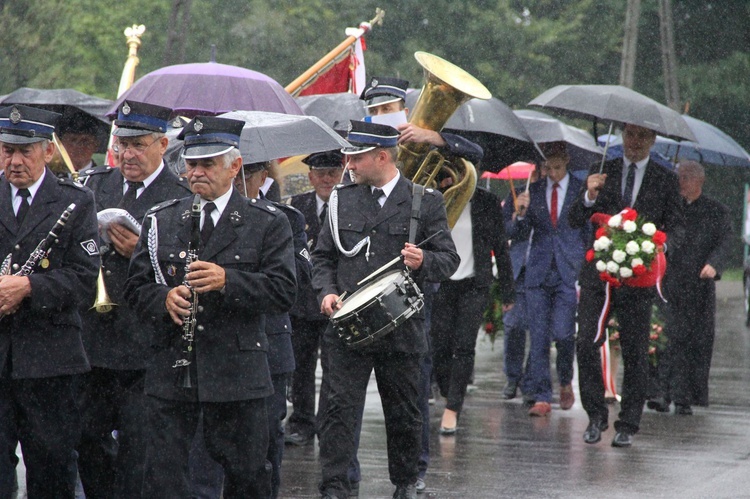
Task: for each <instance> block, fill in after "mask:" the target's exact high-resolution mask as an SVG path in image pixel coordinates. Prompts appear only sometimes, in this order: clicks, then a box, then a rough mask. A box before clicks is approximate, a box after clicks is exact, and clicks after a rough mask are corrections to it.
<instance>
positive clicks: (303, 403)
mask: <svg viewBox="0 0 750 499" xmlns="http://www.w3.org/2000/svg"><path fill="white" fill-rule="evenodd" d="M291 319H292V347H293V348H294V362H295V364H296V367H295V369H294V375H293V377H292V404H293V406H294V409H293V411H292V415H291V416H289V422H288V429H289V432H290V433H295V432H296V433H300V434H303V435H305V436H310V437H312V436H313V435H315V434H316V433H317V430H318V428H319V426H320V423H319V421H318V419H319V418H320V415H321V414H323V412H324V411H325V409H324V407H323V406H324V400H325V397H326V392H327V390H328V387H327V386H325V385H321V387H320V396H319V397H318V418H317V419H316V416H315V414H316V413H315V370H316V368H317V365H318V348H319V347H321V346H322V345H321V343H322V341H321V340H322V337H323V332H324V331H325V329H326V326H328V321H327V320H315V321H311V320H307V319H301V318H295V317H292V318H291ZM325 358H326V357H325V355H324V354H323V352H321V354H320V362H321V366H322V367H323V372H326V371H327V369H328V366H326V365H325ZM323 380H324V381H325V384H327V379H326V377H325V376H324V377H323Z"/></svg>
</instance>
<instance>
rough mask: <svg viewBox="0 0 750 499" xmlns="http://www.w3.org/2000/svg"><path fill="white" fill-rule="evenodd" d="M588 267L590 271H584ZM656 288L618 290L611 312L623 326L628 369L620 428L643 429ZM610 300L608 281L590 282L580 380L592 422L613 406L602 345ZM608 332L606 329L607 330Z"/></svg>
mask: <svg viewBox="0 0 750 499" xmlns="http://www.w3.org/2000/svg"><path fill="white" fill-rule="evenodd" d="M584 271H585V270H584ZM653 300H654V290H653V288H634V287H628V286H623V287H620V288H616V289H614V288H613V289H612V301H611V307H610V313H612V312H614V313H615V314H617V321H618V323H619V324H620V348H621V352H622V360H623V364H624V367H625V373H624V378H623V387H622V401H621V403H620V414H619V416H618V417H619V420H618V421H616V422H615V430H617V431H624V432H628V433H631V434H633V433H637V432H638V429H639V427H640V422H641V415H642V413H643V404H644V403H645V401H646V388H647V385H648V338H649V332H650V329H651V306H652V303H653ZM604 302H605V287H604V284H603V283H595V284H593V285H587V286H584V287H583V288H582V289H581V297H580V301H579V303H578V340H577V344H576V347H577V349H576V353H577V355H578V377H579V380H578V383H579V389H580V392H581V403H582V404H583V408H584V409H585V410H586V413H587V414H588V416H589V420H591V421H602V422H607V420H608V417H609V409H608V408H607V403H606V401H605V399H604V380H603V378H602V360H601V353H600V350H599V348H600V346H601V345H602V343H603V342H604V337H602V338H600V340H599V341H597V342H596V343H595V342H594V338H596V332H597V322H598V320H599V317H600V314H601V311H602V308H603V306H604ZM605 334H606V333H605Z"/></svg>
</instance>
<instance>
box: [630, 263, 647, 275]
mask: <svg viewBox="0 0 750 499" xmlns="http://www.w3.org/2000/svg"><path fill="white" fill-rule="evenodd" d="M647 271H648V269H647V268H646V266H645V265H636V266H635V267H633V275H634V276H639V275H643V274H645V273H646V272H647Z"/></svg>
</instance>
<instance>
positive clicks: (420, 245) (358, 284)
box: [357, 229, 443, 286]
mask: <svg viewBox="0 0 750 499" xmlns="http://www.w3.org/2000/svg"><path fill="white" fill-rule="evenodd" d="M442 232H443V229H440V230H439V231H437V232H435V233H434V234H432V235H430V236H429V237H427V238H426V239H425V240H424V241H422V242H421V243H419V244H417V246H416V247H417V248H421V247H422V245H423V244H425V243H427V242H428V241H429V240H430V239H432V238H433V237H435V236H437V235H438V234H440V233H442ZM402 258H403V256H402V255H398V256H397V257H396V258H394V259H393V260H391V261H390V262H388V263H386V264H385V265H383V266H382V267H380V268H379V269H378V270H376V271H375V272H373V273H372V274H370V275H368V276H367V277H365V278H364V279H362V280H361V281H359V282H358V283H357V286H361V285H362V283H363V282H367V281H369V280H370V279H372V278H373V277H375V276H376V275H378V274H380V273H381V272H383V271H384V270H385V269H387V268H388V267H391V266H392V265H394V264H396V263H398V261H399V260H401V259H402Z"/></svg>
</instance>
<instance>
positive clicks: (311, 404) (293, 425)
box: [285, 150, 344, 445]
mask: <svg viewBox="0 0 750 499" xmlns="http://www.w3.org/2000/svg"><path fill="white" fill-rule="evenodd" d="M343 158H344V155H343V154H342V153H341V152H340V151H338V150H336V151H326V152H320V153H315V154H311V155H309V156H307V157H306V158H305V159H304V160H303V162H304V163H305V164H306V165H307V166H309V167H310V172H309V173H308V178H309V179H310V184H312V186H313V190H311V191H308V192H304V193H302V194H297V195H296V196H292V199H291V202H290V204H291V205H292V206H294V207H295V208H297V209H298V210H299V211H301V212H302V214H303V215H304V216H305V222H306V225H305V232H306V233H307V244H308V247H309V249H310V251H314V250H315V243H316V242H317V240H318V233H319V232H320V229H321V228H322V227H323V223H324V222H325V219H326V217H327V215H328V198H329V197H330V195H331V191H332V190H333V187H334V186H335V185H336V184H337V183H339V182H340V181H341V176H342V173H343V171H344V166H343ZM290 315H291V318H292V330H293V331H294V334H293V335H292V344H293V345H294V360H295V362H296V364H297V367H296V368H295V370H294V377H293V378H292V404H293V405H294V411H293V412H292V415H291V416H289V421H288V422H287V430H286V437H285V438H286V442H287V443H288V444H292V445H307V444H311V443H312V442H313V439H314V438H315V434H316V432H317V431H318V428H319V423H316V417H315V369H316V366H317V364H318V348H319V347H320V346H322V339H323V332H324V331H325V328H326V326H327V325H328V321H327V320H326V316H325V315H323V314H321V313H320V305H319V304H318V300H317V298H316V296H315V291H314V290H313V289H312V286H309V287H308V286H304V285H303V284H302V283H300V288H299V296H298V298H297V303H296V304H295V306H294V308H293V309H292V311H291V312H290ZM320 360H321V366H322V368H323V373H324V376H323V380H324V382H325V384H324V385H322V386H321V389H320V396H319V397H318V414H319V415H322V414H323V413H324V412H325V397H326V396H327V386H326V385H327V383H328V380H327V379H326V378H327V376H326V374H327V372H328V365H327V363H326V362H325V360H326V357H325V354H324V352H321V355H320Z"/></svg>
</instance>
